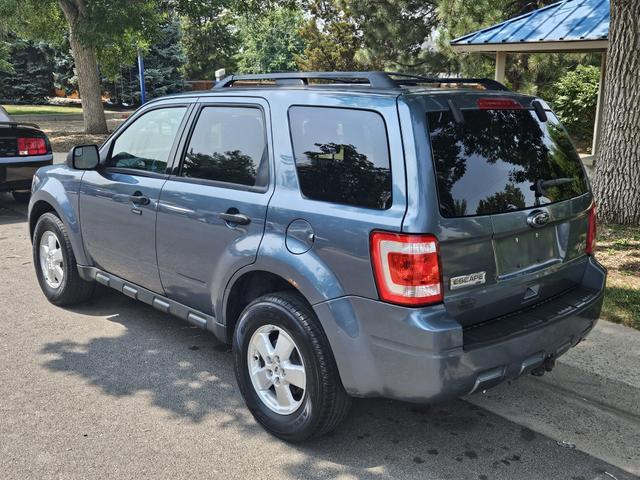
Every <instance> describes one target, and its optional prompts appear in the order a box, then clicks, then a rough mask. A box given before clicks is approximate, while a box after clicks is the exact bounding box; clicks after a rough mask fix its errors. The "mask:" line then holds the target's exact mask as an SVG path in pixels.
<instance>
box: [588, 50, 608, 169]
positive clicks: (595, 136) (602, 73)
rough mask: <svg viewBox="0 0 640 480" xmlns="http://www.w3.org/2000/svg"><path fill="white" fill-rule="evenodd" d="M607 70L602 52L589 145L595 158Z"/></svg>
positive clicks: (605, 57) (605, 55)
mask: <svg viewBox="0 0 640 480" xmlns="http://www.w3.org/2000/svg"><path fill="white" fill-rule="evenodd" d="M606 70H607V53H606V52H602V61H601V64H600V85H599V86H598V103H597V106H596V121H595V124H594V126H593V144H592V145H591V156H592V157H594V158H595V156H596V155H597V154H598V150H600V134H601V133H602V131H601V130H602V114H603V110H604V105H603V102H604V80H605V73H606Z"/></svg>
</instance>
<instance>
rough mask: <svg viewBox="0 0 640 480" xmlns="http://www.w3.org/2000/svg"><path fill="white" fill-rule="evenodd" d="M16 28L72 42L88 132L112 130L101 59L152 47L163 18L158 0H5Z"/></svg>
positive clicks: (2, 10) (1, 12)
mask: <svg viewBox="0 0 640 480" xmlns="http://www.w3.org/2000/svg"><path fill="white" fill-rule="evenodd" d="M0 16H1V17H3V19H6V21H7V23H8V24H9V27H10V29H11V30H14V31H16V32H18V33H20V34H24V35H26V36H29V37H30V38H33V39H38V40H55V41H58V42H60V41H61V40H62V37H63V34H64V31H65V30H67V31H68V32H69V43H70V45H71V52H72V55H73V59H74V64H75V67H76V74H77V77H78V89H79V91H80V97H81V98H82V106H83V115H84V125H85V131H86V132H87V133H106V132H107V123H106V120H105V116H104V109H103V107H102V92H101V87H100V75H99V73H98V58H100V59H101V65H102V67H103V68H107V69H108V68H109V67H112V66H113V65H114V64H117V63H118V62H119V61H120V62H121V61H123V60H126V59H129V58H131V59H132V58H133V57H134V56H135V51H136V48H138V47H142V48H146V46H147V42H148V41H149V40H150V39H151V38H152V37H153V35H154V34H155V32H156V30H157V25H158V22H159V20H160V19H161V17H162V12H161V9H160V8H159V4H158V2H157V1H153V0H135V1H129V0H0Z"/></svg>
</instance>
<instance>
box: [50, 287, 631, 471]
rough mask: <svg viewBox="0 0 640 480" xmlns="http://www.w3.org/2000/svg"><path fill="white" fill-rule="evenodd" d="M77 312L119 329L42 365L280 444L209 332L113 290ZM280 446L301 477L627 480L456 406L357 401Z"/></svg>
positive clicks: (55, 348)
mask: <svg viewBox="0 0 640 480" xmlns="http://www.w3.org/2000/svg"><path fill="white" fill-rule="evenodd" d="M74 311H75V312H77V313H81V314H84V315H89V316H100V317H106V318H107V320H108V321H110V322H117V323H118V324H120V325H122V326H123V327H125V329H126V330H125V331H124V333H122V334H121V335H119V336H115V337H99V338H94V339H92V340H89V341H88V342H86V343H78V342H70V341H66V342H54V343H49V344H47V345H46V346H45V347H44V349H43V350H42V352H41V353H42V354H44V355H46V357H47V359H46V361H45V364H44V365H45V367H46V368H48V369H50V370H52V371H55V372H64V373H65V374H72V375H78V376H80V377H82V378H83V379H84V380H85V381H86V382H88V383H89V384H91V385H94V386H96V387H98V388H100V389H101V390H102V391H103V392H104V393H105V394H107V395H110V396H113V397H122V396H127V395H133V394H135V393H138V392H145V393H146V394H148V395H149V396H150V399H151V402H152V403H153V404H154V405H156V406H158V407H161V408H162V409H164V410H166V411H167V412H169V413H170V414H171V415H173V416H175V417H178V418H182V419H187V420H189V421H190V422H193V423H194V424H200V423H202V422H208V423H212V424H213V426H212V427H213V428H215V429H216V430H220V431H224V430H225V429H227V430H228V434H229V435H231V434H232V433H233V431H236V430H237V429H238V428H239V429H240V430H241V431H243V432H244V433H245V434H247V435H251V436H252V438H255V437H256V436H261V437H262V438H264V441H267V442H273V441H277V440H275V439H272V437H270V436H269V435H268V434H266V433H265V432H264V431H263V430H262V429H261V428H260V427H259V426H258V425H257V424H256V423H255V422H254V420H253V419H252V418H251V416H250V414H249V413H248V412H247V411H246V409H245V408H244V404H243V401H242V398H241V397H240V394H239V392H238V391H237V389H236V386H235V378H234V374H233V365H232V356H231V354H230V353H229V351H228V347H226V346H225V345H222V344H220V343H218V342H217V341H216V340H215V338H214V337H213V335H211V334H210V333H208V332H205V331H202V330H199V329H197V328H194V327H191V326H189V325H187V324H185V323H183V322H181V321H180V320H177V319H174V318H172V317H170V316H167V315H163V314H161V313H158V312H156V311H155V310H153V309H152V308H150V307H147V306H146V305H143V304H139V303H137V302H135V301H133V300H130V299H129V298H127V297H125V296H123V295H121V294H119V293H117V292H113V291H110V290H109V291H106V290H101V291H100V292H99V295H97V296H96V298H95V299H94V300H92V301H91V302H90V303H87V304H85V305H83V306H81V307H78V308H74ZM550 408H552V406H550ZM220 413H222V415H220ZM231 426H233V428H229V427H231ZM282 448H283V449H290V450H291V452H292V455H290V456H287V458H291V459H292V460H291V461H290V462H289V463H288V464H286V465H283V469H284V471H285V472H286V473H288V474H289V475H290V476H292V477H296V478H307V479H321V478H335V477H336V476H337V475H344V474H346V475H351V476H352V477H354V478H381V479H391V478H434V479H436V478H437V479H444V478H455V479H459V478H473V479H479V480H489V479H497V478H505V479H520V478H522V479H530V478H541V479H542V478H544V479H556V478H562V479H571V480H587V479H589V480H591V479H595V478H598V479H607V480H610V479H611V477H610V476H608V475H607V474H606V473H605V472H608V473H611V474H612V475H614V478H617V479H618V480H622V479H623V478H632V477H631V476H629V475H628V474H625V473H624V472H622V471H620V470H618V469H617V468H615V467H613V466H611V465H609V464H607V463H605V462H603V461H600V460H598V459H595V458H593V457H590V456H588V455H586V454H584V453H582V452H579V451H577V450H575V449H568V448H562V447H561V446H558V445H557V443H556V442H555V441H554V440H552V439H549V438H547V437H545V436H543V435H540V434H537V433H535V432H533V431H531V430H529V429H527V428H524V427H521V426H519V425H517V424H515V423H512V422H510V421H508V420H506V419H504V418H502V417H499V416H497V415H494V414H492V413H490V412H488V411H486V410H483V409H482V408H480V407H477V406H475V405H472V404H470V403H468V402H465V401H462V400H456V401H452V402H450V403H447V404H441V405H436V406H431V407H426V406H417V405H410V404H405V403H400V402H395V401H388V400H378V399H356V400H355V401H354V406H353V408H352V411H351V413H350V415H349V417H348V419H347V420H346V421H345V423H344V424H343V425H341V426H340V427H339V428H338V430H337V431H335V432H334V433H332V434H330V435H328V436H325V437H323V438H319V439H315V440H312V441H310V442H308V443H305V444H303V445H297V446H291V445H287V444H284V443H282ZM293 454H295V455H293ZM349 478H351V477H349Z"/></svg>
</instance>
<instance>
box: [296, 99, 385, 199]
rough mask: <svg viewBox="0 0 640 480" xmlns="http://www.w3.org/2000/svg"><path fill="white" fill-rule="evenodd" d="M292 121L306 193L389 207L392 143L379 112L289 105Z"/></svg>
mask: <svg viewBox="0 0 640 480" xmlns="http://www.w3.org/2000/svg"><path fill="white" fill-rule="evenodd" d="M289 124H290V126H291V139H292V141H293V151H294V154H295V159H296V169H297V171H298V179H299V181H300V189H301V190H302V193H303V195H304V196H305V197H307V198H312V199H314V200H322V201H325V202H332V203H341V204H345V205H354V206H358V207H365V208H375V209H380V210H383V209H387V208H389V207H390V206H391V167H390V164H389V146H388V143H387V131H386V127H385V124H384V120H383V119H382V117H381V116H380V115H379V114H377V113H375V112H372V111H369V110H355V109H346V108H329V107H327V108H325V107H291V108H290V109H289Z"/></svg>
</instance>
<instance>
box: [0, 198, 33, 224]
mask: <svg viewBox="0 0 640 480" xmlns="http://www.w3.org/2000/svg"><path fill="white" fill-rule="evenodd" d="M26 221H27V206H26V205H24V204H20V203H17V202H16V201H15V200H14V199H13V197H12V196H11V194H10V193H4V192H0V226H2V225H11V224H14V223H20V222H26Z"/></svg>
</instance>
